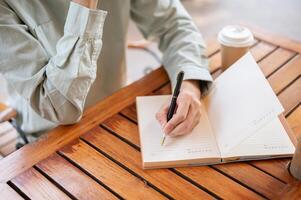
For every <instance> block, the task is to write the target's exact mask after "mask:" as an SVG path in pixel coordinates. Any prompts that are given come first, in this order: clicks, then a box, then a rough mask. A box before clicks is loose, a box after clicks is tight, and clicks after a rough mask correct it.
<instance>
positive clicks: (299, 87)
mask: <svg viewBox="0 0 301 200" xmlns="http://www.w3.org/2000/svg"><path fill="white" fill-rule="evenodd" d="M278 98H279V100H280V102H281V103H282V105H283V107H284V110H285V111H284V115H287V114H288V113H290V112H291V111H292V110H293V109H294V108H296V107H297V106H298V105H300V102H301V77H300V78H298V80H296V81H294V82H293V83H292V84H291V85H290V86H288V87H287V88H286V89H285V90H284V91H283V92H281V93H280V94H279V95H278Z"/></svg>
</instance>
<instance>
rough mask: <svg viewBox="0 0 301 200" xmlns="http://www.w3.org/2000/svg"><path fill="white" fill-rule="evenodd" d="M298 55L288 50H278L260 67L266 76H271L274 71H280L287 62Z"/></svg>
mask: <svg viewBox="0 0 301 200" xmlns="http://www.w3.org/2000/svg"><path fill="white" fill-rule="evenodd" d="M295 55H296V53H294V52H292V51H289V50H287V49H282V48H278V49H277V50H276V51H274V52H272V53H271V54H270V55H269V56H268V57H266V58H264V59H263V60H262V61H261V62H260V63H259V66H260V67H261V69H262V72H263V74H264V75H265V76H269V75H271V74H272V73H273V72H274V71H276V70H277V69H279V68H280V67H281V66H282V65H283V64H284V63H285V62H287V61H288V60H289V59H291V58H293V57H294V56H295Z"/></svg>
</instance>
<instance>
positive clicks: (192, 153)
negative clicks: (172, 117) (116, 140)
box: [137, 95, 220, 162]
mask: <svg viewBox="0 0 301 200" xmlns="http://www.w3.org/2000/svg"><path fill="white" fill-rule="evenodd" d="M169 97H170V96H167V95H164V96H147V97H137V112H138V119H139V132H140V142H141V146H142V156H143V161H144V162H159V161H175V160H189V159H199V158H219V157H220V153H219V150H218V148H217V145H216V140H215V138H214V134H213V132H212V129H211V126H210V123H209V121H208V118H207V115H206V111H205V110H204V107H202V109H203V110H202V117H201V120H200V123H199V124H198V125H197V126H196V127H195V128H194V129H193V131H192V132H191V133H190V134H187V135H184V136H179V137H175V138H172V137H166V140H165V143H164V145H163V146H161V139H162V137H163V131H162V128H161V126H160V124H159V122H158V121H157V120H156V118H155V115H156V112H157V111H158V110H159V108H160V107H161V106H162V105H163V104H164V103H165V102H166V100H168V99H169Z"/></svg>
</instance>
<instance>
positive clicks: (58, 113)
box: [0, 2, 106, 124]
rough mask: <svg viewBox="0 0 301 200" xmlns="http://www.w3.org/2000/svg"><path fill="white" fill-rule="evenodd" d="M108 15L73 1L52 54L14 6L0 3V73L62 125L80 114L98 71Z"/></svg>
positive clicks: (41, 111)
mask: <svg viewBox="0 0 301 200" xmlns="http://www.w3.org/2000/svg"><path fill="white" fill-rule="evenodd" d="M58 6H59V5H58ZM105 16H106V12H105V11H99V10H90V9H88V8H87V7H83V6H80V5H79V4H76V3H73V2H71V4H70V7H69V12H68V15H67V19H66V23H65V27H64V34H63V36H62V37H61V38H60V40H59V41H58V43H57V44H56V54H55V55H54V56H52V57H50V58H49V57H48V55H47V54H46V53H45V50H44V49H43V47H42V45H41V44H40V42H39V41H38V40H37V39H36V38H34V37H33V35H31V34H30V33H29V31H28V27H27V26H26V25H25V24H23V23H22V22H21V21H20V20H19V18H18V17H17V16H16V14H15V13H14V12H13V11H12V10H11V8H10V6H8V5H6V4H0V46H1V48H0V73H3V74H4V77H5V78H6V79H7V81H8V83H9V84H10V85H11V86H13V87H14V88H15V90H16V92H17V93H18V94H19V95H21V96H22V97H23V98H24V99H25V100H26V101H27V102H28V104H29V105H30V106H31V107H32V108H33V110H34V111H35V112H36V113H38V114H39V115H40V116H41V117H43V118H45V119H48V120H50V121H52V122H55V123H59V124H70V123H74V122H76V121H78V120H79V119H80V117H81V115H82V112H83V107H84V102H85V98H86V96H87V93H88V91H89V88H90V86H91V84H92V82H93V81H94V79H95V76H96V60H97V58H98V55H99V53H100V50H101V46H102V40H101V38H102V28H103V24H104V20H105Z"/></svg>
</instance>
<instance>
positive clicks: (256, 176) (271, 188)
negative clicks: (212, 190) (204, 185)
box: [214, 162, 285, 198]
mask: <svg viewBox="0 0 301 200" xmlns="http://www.w3.org/2000/svg"><path fill="white" fill-rule="evenodd" d="M214 168H216V169H218V170H220V171H222V172H223V173H225V174H227V175H229V176H231V177H233V178H235V179H236V180H239V181H240V182H241V183H243V184H245V185H247V186H248V187H250V188H253V189H254V190H256V191H258V192H259V193H260V194H263V195H264V196H265V197H267V198H272V197H274V195H275V191H279V190H281V189H282V188H283V187H284V186H285V184H284V183H283V182H280V181H278V180H277V179H274V178H273V177H271V176H269V175H268V174H265V173H263V172H262V171H260V170H257V169H256V168H254V167H250V165H248V164H247V163H244V162H241V163H228V164H223V165H215V166H214Z"/></svg>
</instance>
